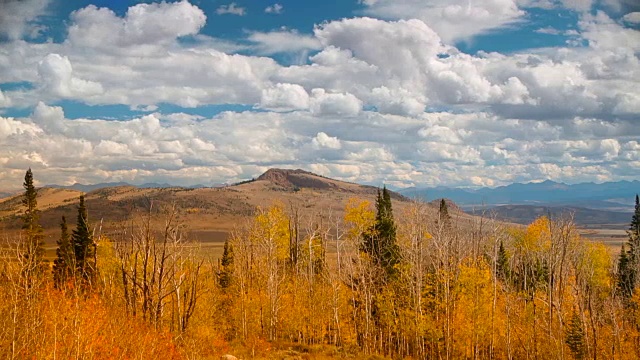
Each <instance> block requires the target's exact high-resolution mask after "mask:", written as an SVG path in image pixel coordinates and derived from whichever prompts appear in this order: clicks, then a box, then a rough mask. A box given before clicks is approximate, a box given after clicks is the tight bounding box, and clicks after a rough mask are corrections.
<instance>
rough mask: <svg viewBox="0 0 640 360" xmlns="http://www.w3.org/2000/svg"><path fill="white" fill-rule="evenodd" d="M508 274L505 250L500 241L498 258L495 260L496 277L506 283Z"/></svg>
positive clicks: (507, 259) (507, 260) (507, 258)
mask: <svg viewBox="0 0 640 360" xmlns="http://www.w3.org/2000/svg"><path fill="white" fill-rule="evenodd" d="M510 273H511V272H510V269H509V257H508V255H507V250H506V249H505V248H504V243H503V242H502V241H500V247H499V248H498V258H497V259H496V276H497V277H498V278H499V279H501V280H502V281H507V280H509V278H510Z"/></svg>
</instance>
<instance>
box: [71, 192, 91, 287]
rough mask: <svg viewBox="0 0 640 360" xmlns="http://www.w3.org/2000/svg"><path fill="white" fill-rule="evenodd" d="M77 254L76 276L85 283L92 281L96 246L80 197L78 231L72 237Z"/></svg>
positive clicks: (82, 197) (74, 250) (82, 198)
mask: <svg viewBox="0 0 640 360" xmlns="http://www.w3.org/2000/svg"><path fill="white" fill-rule="evenodd" d="M71 242H72V244H73V252H74V254H75V263H76V274H77V275H78V276H79V277H80V278H81V279H82V280H84V281H90V280H91V278H92V277H93V274H94V271H95V262H94V261H93V260H94V259H93V258H94V254H95V252H94V251H95V244H94V242H93V237H92V236H91V230H90V228H89V217H88V213H87V208H86V207H85V204H84V196H80V205H79V206H78V220H77V224H76V229H75V230H73V235H72V236H71Z"/></svg>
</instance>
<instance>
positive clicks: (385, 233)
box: [363, 186, 400, 277]
mask: <svg viewBox="0 0 640 360" xmlns="http://www.w3.org/2000/svg"><path fill="white" fill-rule="evenodd" d="M363 251H364V252H365V253H367V254H369V255H370V256H371V257H372V259H373V261H374V262H375V263H376V264H378V265H379V266H380V267H381V268H382V269H383V270H384V271H385V274H386V276H387V277H392V276H393V275H394V274H395V273H396V265H397V264H398V263H399V262H400V249H399V247H398V244H397V243H396V224H395V221H394V219H393V209H392V207H391V194H390V193H389V191H388V190H387V188H386V186H385V187H383V189H382V192H380V190H378V197H377V199H376V220H375V224H374V226H373V229H372V231H370V234H367V235H366V236H365V238H364V243H363Z"/></svg>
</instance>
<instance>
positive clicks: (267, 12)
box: [0, 0, 640, 189]
mask: <svg viewBox="0 0 640 360" xmlns="http://www.w3.org/2000/svg"><path fill="white" fill-rule="evenodd" d="M639 24H640V6H639V5H635V3H634V2H633V1H628V0H602V1H598V0H486V1H469V0H464V1H462V0H451V1H445V0H360V1H358V0H353V1H351V0H336V1H311V0H309V1H294V0H291V1H280V0H278V1H264V0H260V1H257V0H253V1H242V0H237V1H222V0H215V1H213V0H208V1H206V0H192V1H190V2H188V1H179V2H178V1H173V2H154V1H146V2H137V1H106V0H105V1H61V0H23V1H14V0H5V1H2V2H0V167H2V168H3V171H2V174H0V188H4V189H10V188H15V187H17V186H16V184H18V186H19V184H20V180H19V179H20V178H21V176H23V174H24V169H25V168H27V167H32V168H33V169H34V172H36V174H40V175H41V178H43V179H42V180H41V181H42V183H60V184H71V183H74V182H83V183H96V182H105V181H128V182H131V183H146V182H168V183H173V184H178V185H190V184H207V185H209V184H216V183H223V182H232V181H237V180H242V179H246V178H250V177H253V176H255V175H258V174H259V173H260V172H262V171H264V170H266V169H268V168H269V167H274V166H279V167H287V168H291V167H295V168H298V167H299V168H304V169H307V170H310V171H314V172H317V173H320V174H322V175H326V176H331V177H336V178H340V179H344V180H350V181H357V182H362V183H369V184H374V185H380V184H382V183H385V184H389V185H390V186H393V187H406V186H435V185H449V186H498V185H502V184H508V183H512V182H527V181H541V180H545V179H551V180H555V181H563V182H568V183H575V182H583V181H596V182H603V181H616V180H624V179H626V180H633V179H638V176H639V175H638V174H639V172H638V171H637V169H638V168H640V155H639V154H640V144H639V143H638V139H640V131H639V130H638V128H640V127H638V126H637V121H638V114H639V112H640V90H639V89H640V86H639V85H640V84H638V80H636V79H639V78H640V60H639V54H640V31H639V30H638V26H639Z"/></svg>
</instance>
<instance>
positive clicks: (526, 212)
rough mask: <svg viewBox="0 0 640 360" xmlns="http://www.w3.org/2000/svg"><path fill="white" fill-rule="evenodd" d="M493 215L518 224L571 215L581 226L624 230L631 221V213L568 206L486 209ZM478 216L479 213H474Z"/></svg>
mask: <svg viewBox="0 0 640 360" xmlns="http://www.w3.org/2000/svg"><path fill="white" fill-rule="evenodd" d="M487 213H488V214H493V215H495V216H496V218H498V219H500V220H505V221H509V222H514V223H519V224H530V223H531V222H532V221H533V220H535V219H536V218H538V217H540V216H548V217H551V218H559V217H561V216H567V215H572V216H573V221H574V222H575V223H576V224H577V225H581V226H585V227H586V226H591V227H593V226H595V225H619V226H616V228H621V229H625V228H626V227H627V226H628V224H629V222H630V221H631V216H632V215H633V213H632V212H618V211H606V210H594V209H588V208H582V207H569V206H536V205H502V206H496V207H493V208H489V209H487V211H485V215H486V214H487ZM476 214H477V215H480V211H478V212H477V213H476Z"/></svg>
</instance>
